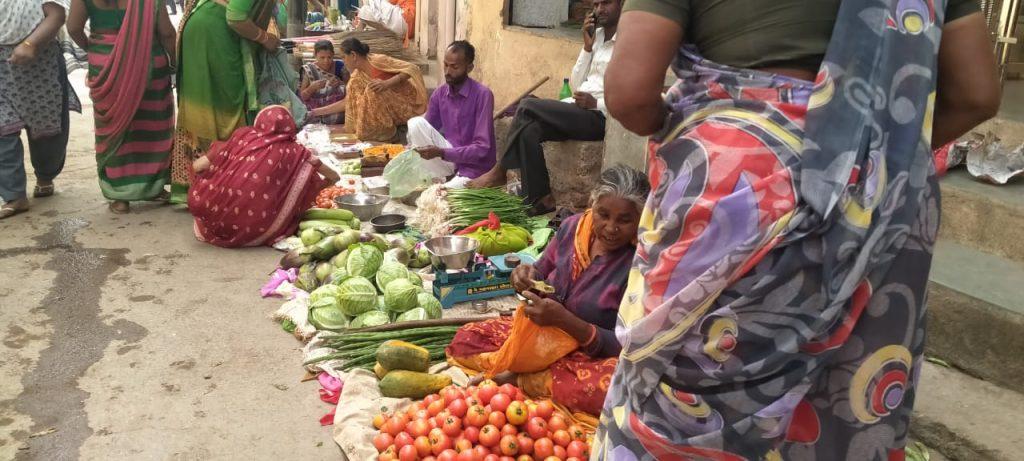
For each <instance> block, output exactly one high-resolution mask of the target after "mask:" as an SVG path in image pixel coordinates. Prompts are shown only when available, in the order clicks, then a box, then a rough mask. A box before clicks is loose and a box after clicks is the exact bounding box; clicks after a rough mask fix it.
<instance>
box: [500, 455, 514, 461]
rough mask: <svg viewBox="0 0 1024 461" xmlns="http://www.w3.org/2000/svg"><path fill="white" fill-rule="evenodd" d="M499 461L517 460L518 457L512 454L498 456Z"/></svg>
mask: <svg viewBox="0 0 1024 461" xmlns="http://www.w3.org/2000/svg"><path fill="white" fill-rule="evenodd" d="M498 461H516V459H515V458H513V457H511V456H502V457H501V458H498Z"/></svg>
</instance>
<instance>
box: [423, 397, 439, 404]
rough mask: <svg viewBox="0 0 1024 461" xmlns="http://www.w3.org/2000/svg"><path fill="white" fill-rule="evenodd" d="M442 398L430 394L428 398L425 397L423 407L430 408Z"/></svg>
mask: <svg viewBox="0 0 1024 461" xmlns="http://www.w3.org/2000/svg"><path fill="white" fill-rule="evenodd" d="M440 398H441V396H440V395H438V394H430V395H428V396H426V397H423V405H424V406H430V404H431V403H434V401H435V400H438V399H440Z"/></svg>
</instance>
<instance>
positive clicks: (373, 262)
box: [345, 243, 384, 279]
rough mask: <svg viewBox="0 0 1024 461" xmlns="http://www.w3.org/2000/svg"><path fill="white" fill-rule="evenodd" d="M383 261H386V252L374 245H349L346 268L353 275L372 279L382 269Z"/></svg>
mask: <svg viewBox="0 0 1024 461" xmlns="http://www.w3.org/2000/svg"><path fill="white" fill-rule="evenodd" d="M382 262H384V253H382V252H381V251H380V249H378V248H377V247H375V246H373V245H370V244H366V243H363V244H357V245H353V246H351V247H349V252H348V259H346V260H345V268H346V269H348V273H349V274H351V275H356V276H359V277H365V278H367V279H372V278H373V276H374V275H376V274H377V269H380V265H381V263H382Z"/></svg>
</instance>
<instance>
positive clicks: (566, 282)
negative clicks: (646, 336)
mask: <svg viewBox="0 0 1024 461" xmlns="http://www.w3.org/2000/svg"><path fill="white" fill-rule="evenodd" d="M580 216H581V215H578V214H577V215H574V216H571V217H569V218H568V219H566V220H565V221H563V222H562V226H561V227H559V229H558V233H557V234H555V238H554V240H552V241H551V243H549V244H548V246H547V248H545V249H544V254H543V255H541V257H540V260H539V261H537V264H536V265H535V266H534V267H535V268H536V269H537V272H539V273H540V276H541V277H542V278H544V281H546V282H547V283H548V284H549V285H551V286H553V287H555V294H554V298H555V299H557V300H558V301H559V302H561V303H562V304H564V305H565V307H566V308H567V309H569V310H570V311H571V312H572V313H574V314H576V316H577V317H579V318H580V319H583V321H585V322H588V323H591V324H593V325H594V326H596V327H597V339H596V341H594V343H593V344H591V346H590V347H588V348H587V349H586V350H584V351H583V352H585V353H587V354H588V355H590V356H591V357H614V356H617V355H619V351H620V350H621V348H622V347H621V346H620V345H619V341H618V339H616V338H615V321H616V316H617V315H618V312H619V302H621V301H622V294H623V292H624V291H625V289H626V279H627V278H628V277H629V268H630V265H631V264H632V262H633V255H634V253H636V247H635V246H633V245H626V246H624V247H622V248H619V249H618V250H615V251H614V252H612V253H608V254H605V255H602V256H597V257H595V258H592V262H591V263H590V267H588V268H586V269H585V270H584V271H583V272H582V273H581V274H580V276H579V278H578V279H576V281H575V282H574V281H573V280H572V258H573V254H575V253H576V247H575V245H574V244H573V241H574V240H575V236H576V226H577V224H579V222H580Z"/></svg>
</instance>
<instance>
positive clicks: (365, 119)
mask: <svg viewBox="0 0 1024 461" xmlns="http://www.w3.org/2000/svg"><path fill="white" fill-rule="evenodd" d="M341 51H342V52H343V53H344V54H343V55H342V58H343V59H344V60H345V68H347V69H348V70H349V72H351V77H350V78H349V81H348V86H347V87H346V91H345V99H344V100H343V101H339V102H337V103H334V104H331V105H328V106H324V107H320V108H318V109H315V110H313V111H311V112H310V115H312V116H314V117H322V116H324V115H330V114H336V113H338V112H345V131H347V132H349V133H354V134H355V135H356V137H357V138H359V140H360V141H380V142H389V141H393V140H394V138H395V134H396V133H397V127H398V125H404V124H405V123H406V122H408V121H409V119H410V118H413V117H415V116H417V115H423V113H424V112H426V111H427V89H426V87H425V86H424V85H423V74H422V73H420V69H419V67H416V65H415V64H410V63H407V62H405V61H400V60H398V59H395V58H392V57H390V56H387V55H383V54H370V47H369V46H368V45H366V44H364V43H363V42H360V41H359V39H356V38H348V39H345V41H343V42H341Z"/></svg>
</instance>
